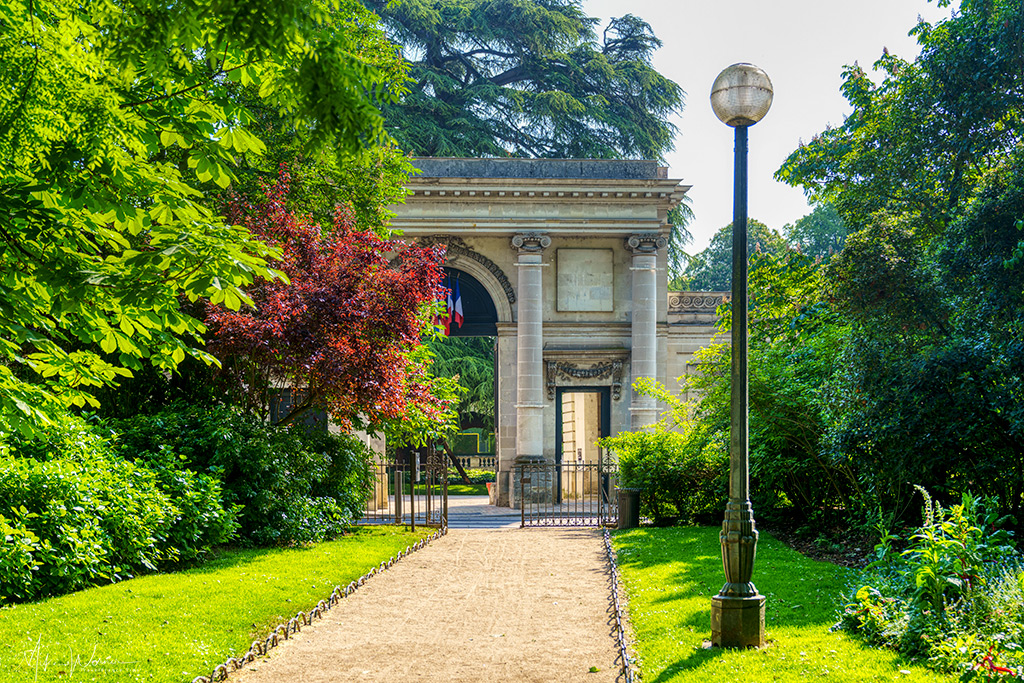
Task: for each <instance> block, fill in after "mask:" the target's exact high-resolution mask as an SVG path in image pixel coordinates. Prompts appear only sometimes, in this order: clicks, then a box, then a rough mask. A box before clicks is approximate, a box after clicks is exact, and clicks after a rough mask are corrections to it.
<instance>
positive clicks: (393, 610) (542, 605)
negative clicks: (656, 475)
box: [229, 529, 618, 683]
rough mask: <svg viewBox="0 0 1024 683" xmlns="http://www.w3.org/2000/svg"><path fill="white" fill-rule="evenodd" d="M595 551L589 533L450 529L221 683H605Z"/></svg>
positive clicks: (608, 649) (603, 585) (602, 574)
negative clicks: (395, 682)
mask: <svg viewBox="0 0 1024 683" xmlns="http://www.w3.org/2000/svg"><path fill="white" fill-rule="evenodd" d="M603 552H604V551H603V546H602V539H601V533H600V532H599V531H597V530H591V529H514V530H492V531H483V530H465V529H450V530H449V531H448V534H447V535H446V536H444V537H442V538H439V539H437V540H436V541H434V542H432V543H431V544H430V545H429V546H427V547H426V548H424V549H423V550H420V551H419V552H417V553H414V554H413V555H411V556H409V557H408V558H406V559H404V560H402V561H401V562H399V563H398V564H396V565H395V566H394V567H392V568H391V569H389V570H388V571H386V572H384V573H382V574H379V575H378V576H375V577H373V578H372V579H370V580H369V581H368V582H367V583H366V585H365V586H363V587H362V588H360V589H359V590H358V591H356V593H355V594H353V595H352V596H351V597H348V598H346V599H344V600H343V601H342V602H341V603H340V604H339V605H338V606H337V607H335V608H334V609H332V610H331V611H330V612H328V613H327V616H326V617H325V618H324V620H323V621H321V622H317V623H315V624H314V625H313V626H312V627H310V626H307V627H305V628H303V629H302V631H301V632H300V633H297V634H295V635H294V636H292V638H291V639H290V640H288V641H286V642H284V643H282V644H281V645H280V646H279V647H277V648H275V649H273V650H272V651H271V654H270V656H269V657H266V658H263V659H261V660H260V661H258V662H254V663H252V664H250V665H249V666H248V667H247V668H246V669H245V670H243V671H239V672H237V673H234V674H231V676H230V678H229V681H236V682H238V683H262V682H268V683H269V682H271V681H273V682H277V681H286V680H292V681H302V682H303V683H319V682H321V681H356V680H358V681H382V682H383V681H389V682H394V681H399V682H400V681H458V682H460V683H462V682H465V683H469V682H471V681H473V682H475V681H480V682H483V681H486V682H488V683H497V682H505V681H516V682H518V681H537V682H544V683H547V682H549V681H587V682H588V683H599V682H602V683H603V682H605V681H614V680H615V679H616V676H617V674H618V668H617V666H616V663H615V641H614V640H613V636H612V622H610V621H609V611H608V608H609V584H608V573H607V560H606V558H605V556H604V554H603ZM591 667H595V668H596V669H598V671H596V672H594V673H591Z"/></svg>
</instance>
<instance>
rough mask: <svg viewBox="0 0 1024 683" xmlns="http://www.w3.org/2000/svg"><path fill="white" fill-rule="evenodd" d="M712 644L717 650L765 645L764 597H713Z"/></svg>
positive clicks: (756, 595) (755, 595)
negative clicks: (719, 648)
mask: <svg viewBox="0 0 1024 683" xmlns="http://www.w3.org/2000/svg"><path fill="white" fill-rule="evenodd" d="M711 644H712V645H714V646H715V647H762V646H763V645H764V596H763V595H758V594H754V595H750V596H747V597H742V598H733V597H727V596H722V595H716V596H715V597H713V598H711Z"/></svg>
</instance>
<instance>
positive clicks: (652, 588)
mask: <svg viewBox="0 0 1024 683" xmlns="http://www.w3.org/2000/svg"><path fill="white" fill-rule="evenodd" d="M615 546H616V552H617V555H618V564H619V567H620V569H622V570H623V573H624V574H626V575H629V576H632V577H634V578H633V580H632V585H630V587H629V589H630V591H631V595H630V599H631V601H632V600H633V599H634V598H635V599H636V602H637V606H638V611H639V610H643V611H646V612H648V613H649V614H656V615H658V616H657V619H658V621H657V622H655V623H654V627H655V628H657V629H659V630H661V629H663V630H668V631H671V632H673V633H677V634H679V635H680V636H681V637H682V638H684V639H687V638H690V637H691V636H692V640H690V641H689V642H686V641H685V640H682V639H681V640H679V641H678V646H679V648H680V649H682V648H683V647H688V648H689V649H690V652H689V654H687V656H685V657H682V658H680V659H678V660H676V661H673V662H672V663H670V664H669V665H668V666H667V667H666V668H665V669H664V670H663V671H661V672H660V673H659V675H658V676H657V677H655V678H652V679H650V680H652V681H666V680H669V679H671V678H673V677H674V676H675V675H677V674H679V673H681V672H683V671H686V670H692V669H697V668H699V667H702V666H704V665H705V664H707V663H708V662H710V661H712V660H715V659H719V658H721V657H722V656H723V654H725V653H727V652H729V651H728V650H721V649H719V648H703V647H701V641H702V639H704V638H710V635H711V598H712V596H714V595H715V594H717V593H718V591H719V590H720V589H721V587H722V584H723V583H724V581H725V574H724V571H723V569H722V560H721V546H720V541H719V529H718V527H703V528H695V527H679V528H667V529H647V528H641V529H633V530H629V531H623V532H617V533H616V534H615ZM849 577H850V570H847V569H844V568H842V567H837V566H835V565H831V564H828V563H824V562H817V561H814V560H810V559H808V558H806V557H804V556H803V555H801V554H799V553H797V552H795V551H793V550H791V549H789V548H787V547H786V546H785V545H783V544H782V543H781V542H779V541H778V540H776V539H775V538H774V537H772V536H771V535H770V534H767V533H764V532H762V533H761V535H760V539H759V541H758V551H757V560H756V562H755V565H754V576H753V580H754V583H755V584H756V585H757V587H758V590H759V592H760V593H761V594H762V595H764V596H765V597H766V599H767V600H766V615H765V616H766V618H765V623H766V629H767V631H768V632H769V635H770V634H771V632H772V631H773V630H783V629H785V630H788V629H803V628H810V629H814V630H817V631H825V630H827V629H828V627H829V626H831V625H832V624H833V623H834V622H835V620H836V617H837V612H836V608H837V606H838V605H837V601H838V599H839V595H840V594H841V593H842V591H843V589H844V588H845V587H846V585H847V584H848V581H849Z"/></svg>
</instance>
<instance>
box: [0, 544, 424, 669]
mask: <svg viewBox="0 0 1024 683" xmlns="http://www.w3.org/2000/svg"><path fill="white" fill-rule="evenodd" d="M432 532H433V530H432V529H429V530H425V531H422V532H418V533H416V534H413V533H409V532H408V531H405V530H404V529H401V528H391V527H375V528H372V529H370V528H359V529H358V530H356V531H355V532H354V533H352V534H351V535H349V536H345V537H343V538H341V539H339V540H337V541H332V542H330V543H322V544H320V545H317V546H314V547H310V548H297V549H271V550H238V551H230V552H224V553H221V554H220V555H219V556H218V557H217V558H216V559H214V560H211V561H210V562H207V563H205V564H203V565H202V566H200V567H198V568H195V569H192V570H189V571H184V572H179V573H174V574H160V575H154V576H144V577H140V578H137V579H133V580H131V581H125V582H123V583H118V584H114V585H110V586H103V587H100V588H90V589H88V590H84V591H80V592H78V593H73V594H71V595H65V596H62V597H58V598H51V599H49V600H44V601H41V602H38V603H33V604H26V605H15V606H10V607H5V608H2V609H0V671H2V672H3V673H0V680H3V681H5V683H16V682H20V681H37V680H38V681H109V682H110V683H115V682H116V683H124V682H125V681H167V682H168V683H170V682H171V681H174V682H175V683H181V682H182V681H185V682H187V681H191V680H192V678H193V677H195V676H197V675H200V674H203V675H209V673H210V671H211V670H212V669H213V667H214V666H215V665H217V664H220V663H222V662H223V661H224V659H225V658H226V657H228V656H230V655H239V654H242V653H244V652H245V651H246V650H248V649H249V644H250V643H251V642H252V641H253V640H254V639H257V638H260V639H262V638H263V637H265V636H266V635H267V634H268V633H269V631H270V629H271V628H272V627H273V626H276V625H277V624H278V623H281V622H282V621H287V620H288V619H290V618H291V617H293V616H295V614H296V612H298V611H299V610H306V611H308V610H309V609H310V608H311V607H313V606H315V605H316V603H317V602H318V601H319V600H322V599H325V598H326V597H327V596H328V595H330V593H331V591H332V590H333V588H334V586H339V585H340V586H342V587H344V586H346V585H347V584H348V583H349V582H350V581H353V580H354V579H357V578H358V577H359V576H361V575H362V574H364V573H365V572H367V571H369V570H370V569H371V568H372V567H374V566H376V565H379V564H380V563H381V562H382V561H384V560H386V559H387V558H389V557H392V556H393V555H396V554H397V553H398V552H399V551H400V550H404V549H405V547H406V546H408V545H412V544H413V543H415V542H416V540H418V539H419V538H422V537H423V536H426V535H427V534H429V533H432ZM342 604H344V601H343V602H342Z"/></svg>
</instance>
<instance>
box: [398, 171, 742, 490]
mask: <svg viewBox="0 0 1024 683" xmlns="http://www.w3.org/2000/svg"><path fill="white" fill-rule="evenodd" d="M413 165H414V166H416V167H417V168H419V169H420V171H421V173H420V174H419V175H417V176H414V177H413V178H412V179H411V180H410V182H409V185H408V189H409V190H410V191H411V195H410V196H409V197H408V199H407V201H406V203H405V204H404V205H398V206H394V207H392V208H393V210H394V211H395V212H396V214H397V215H396V217H395V219H394V221H393V225H394V227H395V228H397V229H399V230H401V231H402V233H403V235H404V237H405V238H407V239H408V238H415V239H416V240H418V241H419V242H421V243H442V244H446V245H447V247H448V249H447V261H446V263H445V268H446V271H448V273H449V276H450V277H453V278H455V279H457V280H458V282H459V285H460V291H461V294H462V299H463V308H464V310H465V318H466V319H465V324H464V325H463V326H462V327H461V328H458V329H457V330H456V331H455V332H454V334H459V335H475V336H492V337H496V339H497V343H496V350H497V354H496V366H497V367H496V369H497V372H496V382H497V386H496V389H495V393H496V396H497V401H496V404H497V405H496V410H497V414H496V415H495V424H496V432H497V439H496V442H497V459H498V466H497V469H498V474H497V490H498V493H497V503H498V504H499V505H503V506H514V505H515V504H516V501H515V492H514V487H513V483H512V470H513V465H514V463H515V462H516V460H517V459H518V460H520V461H523V460H525V461H530V460H534V461H536V460H540V459H544V460H547V461H549V462H565V461H566V460H567V459H576V460H580V461H590V460H594V459H596V458H597V457H598V452H597V448H596V446H594V443H593V442H594V440H595V438H594V437H595V436H604V435H610V434H615V433H617V432H619V431H624V430H629V429H637V428H640V427H643V426H645V425H649V424H651V423H653V422H654V421H656V420H657V419H658V417H659V408H658V406H657V405H656V404H655V402H654V401H653V399H650V398H648V397H644V396H640V395H638V394H636V392H634V391H633V390H632V388H631V386H632V383H633V381H635V380H636V379H637V378H640V377H653V378H655V379H657V380H659V381H660V382H662V383H664V384H666V385H667V386H668V387H669V388H670V389H673V390H675V389H677V388H678V385H677V383H676V378H678V377H680V376H682V375H685V374H686V373H687V368H688V364H689V363H690V361H691V359H692V357H693V354H694V352H695V351H696V350H697V349H699V348H700V347H702V346H706V345H707V344H708V342H709V341H710V340H711V338H712V336H713V335H714V332H715V328H714V323H715V316H714V311H715V308H716V306H717V305H718V304H720V303H721V302H722V300H723V294H722V293H698V292H674V293H670V292H668V288H667V277H668V272H667V261H666V250H665V246H666V243H667V237H668V233H669V224H668V218H667V215H668V211H669V210H670V209H671V208H672V207H673V206H675V205H676V204H677V203H678V202H679V201H680V200H681V199H682V198H683V195H684V194H685V192H686V191H687V189H689V188H688V186H686V185H682V184H681V183H680V182H679V181H678V180H673V179H670V178H669V177H668V169H666V168H664V167H660V166H658V164H657V163H656V162H653V161H611V160H560V159H559V160H536V159H441V158H420V159H415V160H414V161H413Z"/></svg>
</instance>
